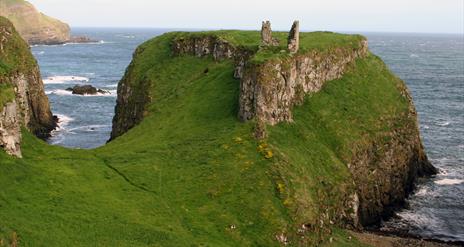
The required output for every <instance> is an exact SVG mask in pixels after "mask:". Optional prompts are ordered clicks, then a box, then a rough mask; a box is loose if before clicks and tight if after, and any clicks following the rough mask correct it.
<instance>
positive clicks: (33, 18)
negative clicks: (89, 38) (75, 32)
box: [0, 0, 71, 45]
mask: <svg viewBox="0 0 464 247" xmlns="http://www.w3.org/2000/svg"><path fill="white" fill-rule="evenodd" d="M0 16H4V17H6V18H8V19H9V20H10V21H11V22H12V23H13V25H14V26H15V28H16V30H17V31H18V32H19V34H20V35H21V36H22V37H23V39H24V40H26V41H27V42H28V43H29V44H30V45H34V44H61V43H65V42H67V41H69V40H70V38H71V37H70V28H69V25H68V24H66V23H63V22H61V21H59V20H57V19H54V18H51V17H49V16H46V15H44V14H42V13H40V12H39V11H38V10H37V9H36V8H35V7H34V6H33V5H32V4H30V3H29V2H27V1H24V0H1V1H0Z"/></svg>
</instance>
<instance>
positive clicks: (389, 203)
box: [346, 81, 437, 226]
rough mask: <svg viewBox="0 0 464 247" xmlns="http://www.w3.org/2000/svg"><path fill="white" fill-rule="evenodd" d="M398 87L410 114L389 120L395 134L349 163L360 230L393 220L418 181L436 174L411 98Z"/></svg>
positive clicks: (373, 143) (371, 144) (387, 134)
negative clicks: (428, 155) (385, 220)
mask: <svg viewBox="0 0 464 247" xmlns="http://www.w3.org/2000/svg"><path fill="white" fill-rule="evenodd" d="M399 84H400V87H399V88H398V90H400V91H401V93H402V95H403V96H404V97H405V98H407V99H408V101H409V111H407V112H404V113H402V114H401V115H399V116H397V117H396V118H394V119H389V120H386V121H388V122H389V125H390V126H391V128H392V129H393V131H390V132H385V133H383V134H382V135H380V136H379V137H378V138H377V139H376V140H374V141H370V142H368V143H365V144H364V146H363V148H357V149H356V151H355V152H354V155H353V156H352V157H351V159H349V160H347V161H346V162H347V163H348V167H349V169H350V171H351V173H352V174H353V179H354V182H355V184H356V193H355V195H354V197H353V198H354V201H353V209H354V212H355V214H354V216H355V217H354V223H355V225H357V226H366V225H371V224H376V223H378V222H380V220H381V219H382V218H384V217H386V216H391V214H392V212H393V210H395V209H397V208H398V207H399V206H402V205H403V203H404V200H405V198H406V197H407V196H408V195H409V193H410V192H411V191H412V190H413V189H414V183H415V182H416V180H417V178H419V177H424V176H430V175H433V174H436V173H437V170H436V168H435V167H433V166H432V164H431V163H430V162H429V161H428V159H427V155H426V154H425V151H424V147H423V145H422V141H421V138H420V133H419V126H418V122H417V113H416V110H415V107H414V104H413V102H412V98H411V96H410V94H409V92H408V90H407V88H406V86H405V85H404V82H402V81H400V82H399Z"/></svg>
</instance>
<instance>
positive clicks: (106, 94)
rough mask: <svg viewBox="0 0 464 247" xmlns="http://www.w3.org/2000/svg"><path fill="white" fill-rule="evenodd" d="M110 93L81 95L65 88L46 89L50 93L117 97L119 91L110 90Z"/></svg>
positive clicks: (86, 95)
mask: <svg viewBox="0 0 464 247" xmlns="http://www.w3.org/2000/svg"><path fill="white" fill-rule="evenodd" d="M108 92H109V93H97V94H94V95H92V94H85V95H80V94H73V93H72V92H71V91H68V90H65V89H55V90H51V91H45V94H47V95H50V94H53V95H59V96H76V97H115V96H117V91H116V90H108Z"/></svg>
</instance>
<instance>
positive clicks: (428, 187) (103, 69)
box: [32, 29, 464, 241]
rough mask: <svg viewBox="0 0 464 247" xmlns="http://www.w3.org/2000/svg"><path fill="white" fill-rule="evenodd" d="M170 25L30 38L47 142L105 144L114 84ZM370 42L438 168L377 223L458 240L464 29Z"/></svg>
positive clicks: (463, 162)
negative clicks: (76, 38)
mask: <svg viewBox="0 0 464 247" xmlns="http://www.w3.org/2000/svg"><path fill="white" fill-rule="evenodd" d="M166 31H169V30H162V29H74V30H73V32H74V33H75V34H76V35H87V36H90V37H92V38H94V39H96V40H98V41H99V42H96V43H93V44H68V45H59V46H35V47H33V48H32V52H33V54H34V55H35V57H36V58H37V60H38V62H39V65H40V68H41V72H42V76H43V78H44V82H45V88H46V93H47V95H48V97H49V99H50V102H51V105H52V110H53V113H54V114H57V115H58V116H59V117H60V119H61V120H60V123H59V124H60V128H59V129H58V130H56V131H54V132H53V137H52V138H50V140H49V142H50V143H51V144H55V145H61V146H65V147H71V148H95V147H98V146H101V145H103V144H105V142H106V141H107V140H108V138H109V135H110V132H111V120H112V117H113V114H114V106H115V100H116V86H117V83H118V81H119V80H120V79H121V77H122V75H123V74H124V71H125V68H126V67H127V65H128V64H129V62H130V61H131V58H132V53H133V51H134V50H135V48H136V47H137V46H138V45H139V44H141V43H142V42H144V41H146V40H148V39H150V38H152V37H153V36H156V35H159V34H161V33H163V32H166ZM365 35H366V36H367V37H368V39H369V46H370V49H371V50H372V51H373V52H374V53H375V54H377V55H378V56H380V57H381V58H382V59H383V60H384V61H385V62H386V63H387V64H388V65H389V67H390V68H391V69H392V70H393V71H394V72H395V73H396V74H397V75H398V76H399V77H401V78H402V79H403V80H405V81H406V83H407V85H408V87H409V89H410V91H411V93H412V95H413V98H414V102H415V105H416V108H417V111H418V115H419V121H420V129H421V134H422V138H423V141H424V145H425V148H426V151H427V154H428V155H429V158H430V160H431V161H432V163H433V164H434V165H435V166H436V167H438V168H439V169H440V173H439V174H438V175H437V176H436V177H434V178H432V179H428V180H426V181H423V182H422V183H420V184H419V185H418V188H417V189H416V192H415V193H414V194H413V195H412V196H411V197H410V198H409V199H408V207H406V208H405V209H403V210H400V211H399V212H397V214H396V216H395V217H393V218H392V219H390V220H389V221H387V222H384V223H383V224H382V227H381V229H382V230H383V231H395V232H398V231H401V232H406V233H409V234H413V235H418V236H422V237H424V238H433V239H441V240H452V241H464V98H463V97H464V37H463V36H462V35H433V34H392V33H388V34H380V33H366V34H365ZM76 84H91V85H93V86H95V87H97V88H102V89H105V90H108V91H110V92H111V94H110V95H97V96H75V95H71V94H70V93H69V92H67V91H66V90H65V89H66V88H68V87H72V86H74V85H76Z"/></svg>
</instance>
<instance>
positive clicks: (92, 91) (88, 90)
mask: <svg viewBox="0 0 464 247" xmlns="http://www.w3.org/2000/svg"><path fill="white" fill-rule="evenodd" d="M66 90H67V91H71V92H72V94H79V95H96V94H109V93H110V92H108V91H106V90H102V89H97V88H96V87H94V86H92V85H82V86H80V85H76V86H74V87H72V88H67V89H66Z"/></svg>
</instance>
